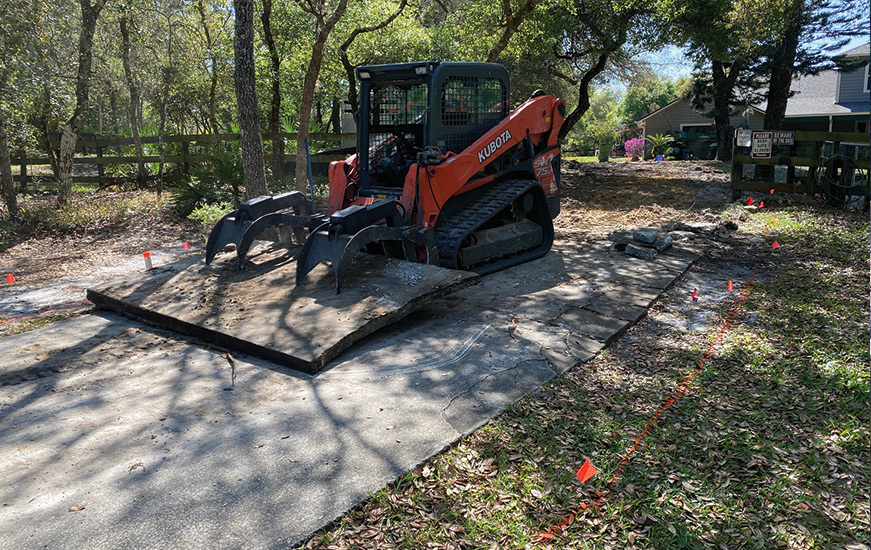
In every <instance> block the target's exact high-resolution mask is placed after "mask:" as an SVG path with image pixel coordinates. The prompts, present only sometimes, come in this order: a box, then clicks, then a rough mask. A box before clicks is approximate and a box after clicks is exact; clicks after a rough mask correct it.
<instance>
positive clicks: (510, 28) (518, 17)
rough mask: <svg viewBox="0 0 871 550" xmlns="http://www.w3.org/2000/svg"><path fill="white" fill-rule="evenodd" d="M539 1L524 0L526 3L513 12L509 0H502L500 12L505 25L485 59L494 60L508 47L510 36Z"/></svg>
mask: <svg viewBox="0 0 871 550" xmlns="http://www.w3.org/2000/svg"><path fill="white" fill-rule="evenodd" d="M540 1H541V0H526V4H524V5H523V7H521V8H520V10H519V11H518V12H517V14H515V13H514V12H513V11H512V10H511V0H502V13H503V15H504V16H505V27H503V28H502V35H501V36H500V37H499V40H498V41H497V42H496V44H495V45H494V46H493V48H492V49H491V50H490V53H488V54H487V61H489V62H491V63H492V62H494V61H496V58H498V57H499V54H501V53H502V52H503V51H504V50H505V48H507V47H508V42H510V41H511V37H512V36H514V34H515V33H516V32H517V31H518V30H519V29H520V25H522V24H523V22H524V21H525V20H526V18H527V17H528V16H529V14H530V13H532V10H534V9H535V6H537V5H538V3H539V2H540Z"/></svg>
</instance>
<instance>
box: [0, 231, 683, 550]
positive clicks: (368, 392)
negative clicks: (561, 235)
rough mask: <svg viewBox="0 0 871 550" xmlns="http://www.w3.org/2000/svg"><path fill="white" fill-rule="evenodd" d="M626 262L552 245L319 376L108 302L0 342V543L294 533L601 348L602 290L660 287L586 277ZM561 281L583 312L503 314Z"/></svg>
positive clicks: (92, 543) (597, 251)
mask: <svg viewBox="0 0 871 550" xmlns="http://www.w3.org/2000/svg"><path fill="white" fill-rule="evenodd" d="M664 256H667V257H666V258H664V259H666V260H668V262H669V264H668V265H665V264H664V263H662V262H660V263H657V264H656V265H657V267H656V269H654V270H653V272H655V273H659V272H664V271H669V272H671V273H673V275H674V278H677V277H678V276H679V275H680V273H681V269H680V266H684V267H683V269H686V267H688V266H689V264H690V261H691V256H686V257H682V256H678V255H672V256H668V255H667V254H664V255H661V256H660V257H659V258H657V260H656V261H655V262H659V261H660V260H661V259H663V257H664ZM627 259H628V257H627V256H625V255H622V254H615V253H612V252H611V251H610V249H609V247H608V245H607V244H603V245H597V246H596V247H590V246H583V247H582V246H579V245H574V244H570V243H561V244H560V246H558V247H557V248H555V250H554V251H553V252H552V253H551V254H549V255H548V256H547V257H546V258H544V259H543V260H542V261H541V262H531V263H529V264H524V265H523V266H517V267H516V268H512V269H511V270H506V271H505V272H501V273H497V274H494V275H492V276H488V277H484V278H483V280H482V281H481V284H480V285H478V286H477V287H476V288H468V289H463V290H461V291H459V292H457V293H455V294H452V295H450V296H446V297H443V298H439V299H437V300H435V301H433V302H432V303H430V304H429V305H427V306H426V307H425V308H423V309H421V310H419V311H418V312H416V313H413V314H412V315H410V316H408V317H406V318H405V319H403V320H402V321H400V322H399V323H397V324H396V325H393V326H391V327H387V328H385V329H383V330H380V331H378V332H376V333H374V334H372V335H369V336H368V337H366V338H364V339H363V340H361V341H359V342H357V343H356V344H354V345H353V346H352V347H351V348H349V349H348V350H346V351H345V352H343V353H342V354H341V355H340V356H338V357H337V358H336V359H334V360H333V361H332V362H330V363H329V364H327V365H326V367H325V368H324V369H323V370H322V371H321V372H319V373H318V374H317V375H314V376H310V375H306V374H302V373H299V372H297V371H294V370H291V369H288V368H286V367H282V366H279V365H276V364H274V363H270V362H267V361H265V360H261V359H256V358H252V357H248V356H242V355H228V354H226V353H224V352H222V351H221V350H218V349H215V348H210V347H208V346H205V345H200V344H197V343H196V342H194V341H191V340H189V339H187V338H184V337H181V336H179V335H177V334H174V333H170V332H165V331H162V330H158V329H154V328H151V327H148V326H146V325H142V324H139V323H138V322H136V321H133V320H129V319H127V318H124V317H121V316H117V315H115V314H110V313H98V314H92V315H87V316H82V317H76V318H73V319H69V320H67V321H63V322H60V323H56V324H54V325H51V326H49V327H47V328H46V329H41V330H37V331H32V332H28V333H23V334H19V335H14V336H9V337H5V338H2V339H0V356H3V357H9V358H12V362H11V363H10V365H11V366H5V364H4V367H2V369H0V370H2V372H3V374H2V376H0V383H2V384H3V385H2V387H0V440H2V441H3V443H4V445H2V446H0V547H3V548H35V547H50V548H61V549H63V548H83V547H84V548H286V547H289V546H292V545H293V544H295V543H297V542H299V541H302V540H304V539H306V538H307V537H308V536H309V535H311V533H313V532H314V531H315V530H317V529H318V528H320V527H322V526H324V525H326V524H327V523H328V522H330V521H331V520H332V519H334V518H336V517H338V516H341V515H342V514H344V513H345V512H346V511H347V510H348V509H349V508H351V507H353V506H354V505H356V504H357V503H359V502H361V501H362V500H363V499H365V498H366V496H367V495H368V494H369V493H370V492H372V491H375V490H378V489H379V488H381V487H383V486H384V485H385V484H387V483H389V482H390V481H391V480H393V479H395V477H396V476H397V475H399V474H401V473H403V472H405V471H407V470H409V469H411V468H413V467H414V466H415V465H417V464H419V463H421V462H422V461H424V460H426V459H427V458H429V457H431V456H432V455H434V454H436V453H438V452H439V451H440V450H441V449H443V448H444V447H445V446H447V445H450V444H451V443H453V442H454V441H456V440H457V439H458V438H460V437H462V436H463V435H465V434H468V433H471V432H472V431H473V430H474V429H476V428H477V427H479V426H481V425H482V424H484V423H486V422H487V421H488V420H489V419H490V418H492V417H493V416H495V415H497V414H499V412H501V411H502V410H504V409H505V407H507V406H508V405H510V404H511V403H513V402H515V401H516V400H518V399H519V398H520V397H522V396H523V395H525V394H526V393H528V392H530V391H532V390H534V389H536V388H537V387H539V386H540V385H541V384H543V383H545V382H546V381H547V380H549V379H551V378H553V377H554V376H556V375H557V374H558V373H560V372H564V371H565V370H567V369H569V368H571V367H572V366H574V365H576V364H577V363H579V362H581V361H585V360H588V359H589V358H591V357H592V356H593V355H594V354H595V353H597V352H598V351H599V350H600V349H601V348H602V347H604V345H605V342H606V341H607V340H608V339H609V338H611V336H610V335H609V334H608V333H607V332H606V331H603V332H597V333H595V334H591V332H592V331H589V330H586V328H585V327H586V326H587V325H588V324H589V323H600V324H601V323H603V322H604V321H608V322H611V321H609V320H614V319H616V320H617V321H614V323H615V324H614V326H613V327H612V329H615V330H620V327H621V326H624V325H627V324H628V323H629V322H630V320H628V319H625V318H624V317H625V315H623V316H621V315H622V314H617V313H615V314H611V312H609V311H608V308H607V300H606V299H605V298H604V297H606V296H608V294H607V293H608V292H611V293H613V294H612V295H613V296H614V298H615V300H617V298H620V299H621V300H622V301H619V302H616V303H620V304H623V306H622V307H625V305H626V304H633V305H636V307H643V306H641V305H638V304H646V303H649V301H648V298H649V296H655V295H658V292H659V290H658V289H657V288H656V287H657V286H659V284H658V283H657V284H656V285H654V286H644V285H643V284H638V283H637V282H636V281H633V282H631V283H627V284H618V283H619V282H620V281H619V280H618V279H613V278H609V277H604V276H603V277H598V275H600V274H602V273H604V272H606V271H609V270H610V271H612V272H614V273H618V272H619V270H620V269H622V268H621V264H622V263H623V262H624V261H626V260H627ZM631 261H633V262H634V261H635V259H631ZM649 267H651V268H652V266H649ZM660 268H661V269H660ZM605 281H609V282H605ZM515 283H520V284H518V285H517V286H515ZM548 288H550V289H551V290H550V291H548ZM476 290H481V292H480V293H478V292H476ZM550 292H553V293H554V294H553V295H551V294H550ZM560 293H563V294H560ZM571 293H574V294H576V295H577V296H579V297H580V296H582V295H583V296H587V295H589V296H592V298H589V300H592V301H597V300H598V301H597V304H596V309H585V305H584V304H586V303H587V300H588V299H587V298H584V300H579V301H578V302H575V303H573V304H572V305H571V306H570V309H569V310H568V311H572V312H575V313H577V316H576V317H577V318H576V317H572V316H571V315H563V314H560V313H556V315H554V313H555V312H556V311H557V309H554V308H551V307H550V306H547V307H543V308H541V309H536V308H535V307H528V308H526V310H525V311H524V313H523V314H522V315H518V314H516V313H515V310H514V307H516V306H517V305H518V304H523V303H528V304H532V305H536V304H540V303H552V304H560V302H561V299H562V298H561V296H566V295H569V294H571ZM509 298H510V299H509ZM590 303H591V304H592V302H590ZM581 315H583V318H582V317H581ZM602 320H604V321H602ZM618 321H619V323H618ZM37 345H38V346H40V347H38V348H37V347H34V346H37ZM231 353H232V352H231Z"/></svg>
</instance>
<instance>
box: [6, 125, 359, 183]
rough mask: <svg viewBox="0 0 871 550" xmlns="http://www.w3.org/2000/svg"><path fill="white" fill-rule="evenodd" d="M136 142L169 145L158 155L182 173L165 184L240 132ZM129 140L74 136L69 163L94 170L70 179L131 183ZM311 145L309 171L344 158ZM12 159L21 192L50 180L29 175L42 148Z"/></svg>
mask: <svg viewBox="0 0 871 550" xmlns="http://www.w3.org/2000/svg"><path fill="white" fill-rule="evenodd" d="M296 137H297V136H296V134H295V133H282V134H281V139H284V140H286V141H290V142H295V141H296ZM356 137H357V135H356V134H348V133H344V134H338V133H336V134H326V133H317V134H315V133H313V134H310V135H309V141H310V142H312V143H313V144H318V143H333V144H342V143H346V144H347V143H349V142H351V141H353V140H355V139H356ZM263 140H264V142H269V143H271V141H272V136H271V135H264V136H263ZM140 141H141V143H142V145H143V148H146V147H148V148H150V149H154V148H155V147H154V146H155V145H158V144H159V142H160V141H162V142H163V143H164V144H165V146H166V147H167V149H169V151H168V152H165V154H164V155H163V157H162V160H163V162H164V164H174V165H176V166H178V165H181V171H173V172H172V173H169V174H166V175H165V176H164V178H163V181H164V183H173V182H174V181H178V180H180V179H182V178H183V177H185V176H184V174H185V173H187V172H189V171H190V168H191V165H192V164H198V163H206V162H210V161H211V160H212V155H210V154H209V153H208V151H205V150H204V149H205V148H206V146H207V145H208V144H214V143H230V142H237V141H239V134H202V135H172V136H163V137H162V138H158V137H153V136H149V137H142V138H140ZM59 144H60V139H59V138H57V139H52V141H51V147H52V148H53V149H55V150H56V149H57V148H58V147H59ZM133 144H134V143H133V138H106V139H97V138H89V137H83V138H81V139H79V140H78V142H77V143H76V156H75V158H74V159H73V164H74V165H90V166H92V167H94V169H93V170H91V172H92V174H90V175H86V174H81V173H78V174H75V173H74V176H73V183H80V184H96V185H98V186H100V187H107V186H111V185H118V184H125V183H130V182H135V181H136V173H135V172H136V165H137V163H138V162H139V159H138V158H137V157H136V155H130V154H124V149H125V148H128V149H129V148H130V147H131V146H132V145H133ZM311 149H312V151H313V152H312V169H313V171H314V172H315V173H316V174H326V171H327V169H328V166H329V163H330V162H332V161H334V160H345V159H346V158H347V157H348V153H338V152H337V149H335V148H334V149H333V150H332V151H325V152H321V153H315V152H314V151H315V148H314V147H311ZM295 160H296V155H295V154H285V155H284V164H285V166H284V173H285V175H293V171H294V166H295ZM11 161H12V166H17V167H18V168H19V173H18V175H16V176H13V179H14V180H15V181H16V182H18V183H19V184H20V186H21V190H22V191H24V190H26V189H27V185H28V183H30V182H34V181H38V180H51V179H53V177H54V176H53V174H52V172H51V170H50V169H49V170H45V171H40V173H34V170H33V168H34V167H49V168H50V167H51V159H50V158H49V156H48V153H47V152H46V153H45V154H44V155H41V156H38V157H27V156H21V155H18V156H15V157H12V159H11ZM142 161H143V162H145V163H150V164H153V163H159V162H161V155H158V154H155V151H149V152H148V154H145V155H143V158H142ZM270 162H271V156H270V155H269V154H268V153H267V155H266V163H267V165H269V164H270ZM109 166H128V167H130V168H131V169H130V170H129V172H130V175H122V176H117V175H114V176H113V175H107V174H106V167H109ZM77 172H80V171H77ZM93 172H96V175H94V174H93ZM156 178H157V175H156V174H150V175H149V177H148V180H149V181H155V180H156Z"/></svg>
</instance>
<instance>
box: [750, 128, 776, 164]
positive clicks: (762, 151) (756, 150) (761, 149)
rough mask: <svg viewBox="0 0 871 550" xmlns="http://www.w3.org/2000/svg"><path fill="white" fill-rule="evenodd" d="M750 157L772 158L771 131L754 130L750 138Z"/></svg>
mask: <svg viewBox="0 0 871 550" xmlns="http://www.w3.org/2000/svg"><path fill="white" fill-rule="evenodd" d="M750 158H754V159H770V158H771V132H753V136H752V138H751V139H750Z"/></svg>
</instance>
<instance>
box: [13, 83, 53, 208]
mask: <svg viewBox="0 0 871 550" xmlns="http://www.w3.org/2000/svg"><path fill="white" fill-rule="evenodd" d="M48 82H49V80H48V79H47V78H44V79H42V105H43V109H42V114H41V115H40V119H39V126H40V128H39V129H40V132H41V134H42V142H43V144H44V146H45V152H46V153H47V154H48V162H49V163H50V164H51V173H52V175H53V176H54V181H55V183H60V155H59V154H58V153H57V152H56V151H55V148H54V145H53V144H52V142H51V134H50V132H49V127H48V114H49V113H48V110H49V108H50V107H49V106H50V105H51V89H50V88H49V87H48ZM25 189H26V187H25V186H24V185H23V184H22V187H21V190H22V192H24V190H25Z"/></svg>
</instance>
